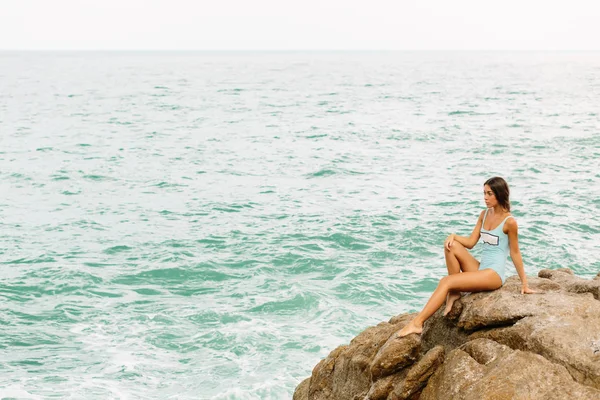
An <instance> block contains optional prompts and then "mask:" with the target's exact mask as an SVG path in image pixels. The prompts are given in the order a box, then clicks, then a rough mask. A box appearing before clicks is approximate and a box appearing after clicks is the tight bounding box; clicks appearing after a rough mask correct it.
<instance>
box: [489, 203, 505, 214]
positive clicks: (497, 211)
mask: <svg viewBox="0 0 600 400" xmlns="http://www.w3.org/2000/svg"><path fill="white" fill-rule="evenodd" d="M492 211H493V214H494V215H502V214H504V213H505V212H506V210H505V209H504V207H502V206H501V205H500V204H498V205H496V206H495V207H492Z"/></svg>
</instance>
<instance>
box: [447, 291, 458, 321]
mask: <svg viewBox="0 0 600 400" xmlns="http://www.w3.org/2000/svg"><path fill="white" fill-rule="evenodd" d="M458 299H460V292H452V293H448V299H447V300H446V309H445V310H444V317H445V316H446V315H448V313H449V312H450V310H452V306H453V305H454V302H455V301H456V300H458Z"/></svg>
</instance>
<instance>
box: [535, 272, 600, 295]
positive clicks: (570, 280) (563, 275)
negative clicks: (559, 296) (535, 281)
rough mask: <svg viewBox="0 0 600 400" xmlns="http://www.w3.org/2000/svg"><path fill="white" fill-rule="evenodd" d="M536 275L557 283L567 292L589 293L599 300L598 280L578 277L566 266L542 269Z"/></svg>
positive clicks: (599, 286) (599, 283)
mask: <svg viewBox="0 0 600 400" xmlns="http://www.w3.org/2000/svg"><path fill="white" fill-rule="evenodd" d="M538 276H539V277H540V278H547V279H550V280H552V281H555V282H557V283H559V284H560V285H561V286H562V287H563V288H564V289H565V290H567V291H568V292H571V293H591V294H592V295H593V296H594V298H595V299H596V300H600V282H598V281H597V280H586V279H582V278H578V277H576V276H574V275H573V271H571V270H570V269H568V268H560V269H556V270H551V269H543V270H541V271H540V272H539V273H538Z"/></svg>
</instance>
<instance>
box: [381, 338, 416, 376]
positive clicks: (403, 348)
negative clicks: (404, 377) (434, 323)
mask: <svg viewBox="0 0 600 400" xmlns="http://www.w3.org/2000/svg"><path fill="white" fill-rule="evenodd" d="M420 350H421V337H420V336H419V335H416V334H412V335H408V336H405V337H402V338H399V337H398V336H397V335H396V334H394V335H392V337H390V339H389V340H388V341H387V342H386V343H385V344H384V345H383V347H381V349H380V350H379V352H378V353H377V355H376V356H375V358H374V359H373V362H372V364H371V377H372V378H373V381H376V380H378V379H380V378H382V377H384V376H387V375H391V374H393V373H395V372H397V371H399V370H400V369H402V368H404V367H406V366H407V365H410V364H412V363H414V362H415V360H416V359H417V356H418V354H419V351H420Z"/></svg>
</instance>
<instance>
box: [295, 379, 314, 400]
mask: <svg viewBox="0 0 600 400" xmlns="http://www.w3.org/2000/svg"><path fill="white" fill-rule="evenodd" d="M309 386H310V378H306V379H305V380H303V381H302V382H301V383H300V384H299V385H298V386H297V387H296V390H295V391H294V397H293V398H292V400H307V399H308V387H309Z"/></svg>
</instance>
